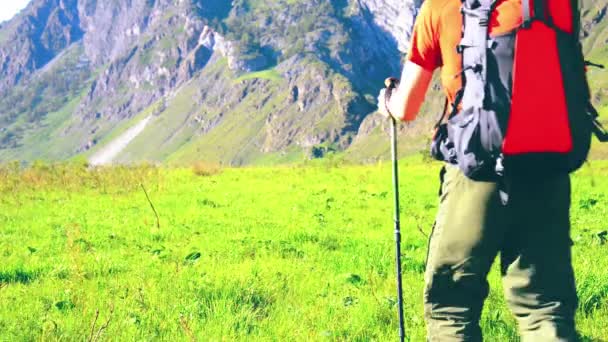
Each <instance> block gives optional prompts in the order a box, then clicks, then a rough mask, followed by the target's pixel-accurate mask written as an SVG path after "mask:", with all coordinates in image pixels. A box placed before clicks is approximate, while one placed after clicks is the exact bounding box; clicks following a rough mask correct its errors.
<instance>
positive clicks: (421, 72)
mask: <svg viewBox="0 0 608 342" xmlns="http://www.w3.org/2000/svg"><path fill="white" fill-rule="evenodd" d="M432 78H433V72H431V71H428V70H426V69H424V68H423V67H421V66H419V65H418V64H415V63H413V62H410V61H407V62H405V66H404V67H403V73H402V74H401V83H400V84H399V87H398V88H397V89H396V90H395V91H393V95H392V96H391V99H390V101H389V103H388V109H389V110H390V113H391V114H392V115H393V116H394V117H395V119H397V120H401V121H412V120H414V119H415V118H416V116H417V115H418V112H419V111H420V107H421V106H422V103H423V102H424V97H425V96H426V92H427V90H428V89H429V85H430V84H431V79H432Z"/></svg>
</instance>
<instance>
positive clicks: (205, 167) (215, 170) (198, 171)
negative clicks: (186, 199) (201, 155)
mask: <svg viewBox="0 0 608 342" xmlns="http://www.w3.org/2000/svg"><path fill="white" fill-rule="evenodd" d="M192 172H194V174H195V175H197V176H203V177H208V176H214V175H217V174H219V173H221V172H222V167H221V165H219V164H214V163H208V162H202V161H199V162H196V163H194V164H193V165H192Z"/></svg>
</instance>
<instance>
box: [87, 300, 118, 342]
mask: <svg viewBox="0 0 608 342" xmlns="http://www.w3.org/2000/svg"><path fill="white" fill-rule="evenodd" d="M113 314H114V306H112V308H110V317H108V320H107V321H106V322H105V323H104V324H103V325H102V326H101V327H100V328H99V330H98V331H97V334H96V335H95V338H94V339H93V341H92V342H97V341H99V338H100V337H101V333H102V332H103V331H104V330H106V329H107V328H108V326H109V325H110V321H111V320H112V315H113Z"/></svg>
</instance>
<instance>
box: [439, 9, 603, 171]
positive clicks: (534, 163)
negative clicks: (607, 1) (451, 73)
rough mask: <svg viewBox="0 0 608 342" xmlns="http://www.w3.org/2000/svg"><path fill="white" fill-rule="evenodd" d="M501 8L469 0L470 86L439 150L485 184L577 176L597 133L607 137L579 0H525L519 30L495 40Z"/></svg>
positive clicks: (466, 61)
mask: <svg viewBox="0 0 608 342" xmlns="http://www.w3.org/2000/svg"><path fill="white" fill-rule="evenodd" d="M496 2H497V0H462V7H461V12H462V15H463V28H462V40H461V42H460V44H459V45H458V47H457V49H458V52H459V53H460V54H461V55H462V73H461V75H459V76H461V77H462V84H463V86H462V89H461V90H460V91H459V92H458V93H457V94H456V99H455V102H454V103H453V104H452V110H451V111H448V110H446V109H447V102H446V108H444V112H443V113H442V117H441V119H440V120H439V122H438V123H437V125H436V128H437V130H436V134H435V136H434V138H433V143H432V146H431V154H432V155H433V157H434V158H435V159H438V160H442V161H447V162H449V163H452V164H456V165H458V166H459V168H460V169H461V170H462V172H463V173H464V174H465V175H466V176H467V177H469V178H471V179H473V180H480V181H497V180H499V179H500V177H502V176H504V175H505V174H509V175H511V176H514V177H521V176H523V177H529V176H536V177H538V176H540V177H542V176H546V175H548V174H556V173H570V172H573V171H575V170H577V169H579V168H580V167H581V166H582V165H583V164H584V162H585V160H586V159H587V156H588V153H589V149H590V146H591V137H592V134H593V133H595V134H596V135H597V136H598V138H600V140H601V141H606V140H607V139H606V137H608V134H606V132H605V130H604V129H603V127H602V126H601V124H600V123H599V121H598V120H597V117H598V114H597V112H596V111H595V109H594V108H593V106H592V105H591V100H590V98H591V95H590V91H589V85H588V83H587V77H586V66H587V64H586V63H587V62H586V61H585V60H584V57H583V53H582V45H581V43H580V40H579V32H580V19H579V17H580V14H579V7H578V0H550V1H549V0H522V9H523V17H522V19H523V24H522V25H521V27H519V28H517V29H516V30H514V31H512V32H510V33H507V34H503V35H500V36H490V35H489V24H490V18H491V15H492V12H493V10H494V8H495V5H496ZM589 64H591V63H589ZM446 115H447V116H448V120H447V122H446V123H443V121H444V119H445V116H446Z"/></svg>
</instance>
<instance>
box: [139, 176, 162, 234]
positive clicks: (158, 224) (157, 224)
mask: <svg viewBox="0 0 608 342" xmlns="http://www.w3.org/2000/svg"><path fill="white" fill-rule="evenodd" d="M139 185H141V188H142V189H143V190H144V194H146V198H147V199H148V203H150V207H152V211H154V215H156V228H158V229H160V218H159V217H158V212H156V209H155V208H154V204H152V201H151V200H150V196H148V192H147V191H146V188H145V187H144V183H139Z"/></svg>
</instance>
